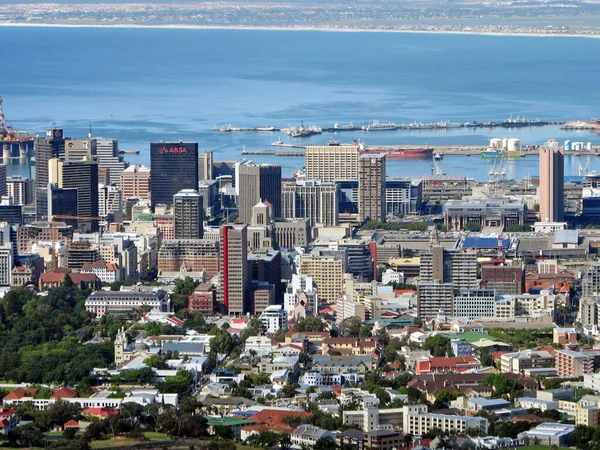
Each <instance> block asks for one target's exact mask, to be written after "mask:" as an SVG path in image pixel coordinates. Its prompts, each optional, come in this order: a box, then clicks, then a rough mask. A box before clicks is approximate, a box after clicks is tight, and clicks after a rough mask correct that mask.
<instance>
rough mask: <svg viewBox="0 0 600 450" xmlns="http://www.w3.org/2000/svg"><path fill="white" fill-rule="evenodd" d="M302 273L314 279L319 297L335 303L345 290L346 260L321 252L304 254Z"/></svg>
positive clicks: (301, 266)
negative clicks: (321, 253)
mask: <svg viewBox="0 0 600 450" xmlns="http://www.w3.org/2000/svg"><path fill="white" fill-rule="evenodd" d="M300 273H301V274H302V275H306V276H309V277H311V278H312V279H313V281H314V283H315V285H316V286H317V290H318V292H319V299H320V300H323V301H325V302H327V303H335V302H337V301H338V299H339V298H340V296H341V295H342V293H343V292H344V261H343V260H342V259H339V258H335V257H333V256H324V255H320V254H312V253H309V254H304V255H302V259H301V265H300Z"/></svg>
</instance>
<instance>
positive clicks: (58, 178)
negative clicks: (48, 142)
mask: <svg viewBox="0 0 600 450" xmlns="http://www.w3.org/2000/svg"><path fill="white" fill-rule="evenodd" d="M48 169H49V179H50V181H51V182H56V183H58V187H59V188H64V189H68V188H74V189H77V215H78V216H81V217H82V218H81V219H78V221H77V223H78V227H77V228H78V229H79V230H83V231H84V232H88V233H89V232H96V231H98V220H97V219H92V217H97V216H98V164H97V163H96V162H91V161H60V160H58V159H52V160H50V161H49V162H48ZM84 217H87V218H84Z"/></svg>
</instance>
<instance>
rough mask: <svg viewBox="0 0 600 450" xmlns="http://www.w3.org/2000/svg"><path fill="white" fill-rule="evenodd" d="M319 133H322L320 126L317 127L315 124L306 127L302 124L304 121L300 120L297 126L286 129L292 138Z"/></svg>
mask: <svg viewBox="0 0 600 450" xmlns="http://www.w3.org/2000/svg"><path fill="white" fill-rule="evenodd" d="M321 133H323V130H322V129H321V128H319V127H317V126H316V125H313V126H311V127H308V128H306V127H305V126H304V122H301V123H300V126H299V127H291V128H290V129H289V130H288V136H291V137H293V138H302V137H309V136H315V135H317V134H321Z"/></svg>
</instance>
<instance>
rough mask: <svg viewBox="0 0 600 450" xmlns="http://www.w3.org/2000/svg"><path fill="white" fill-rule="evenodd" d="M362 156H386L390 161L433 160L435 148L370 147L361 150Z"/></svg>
mask: <svg viewBox="0 0 600 450" xmlns="http://www.w3.org/2000/svg"><path fill="white" fill-rule="evenodd" d="M360 153H361V155H378V154H381V153H383V154H385V156H386V158H390V159H399V158H406V159H409V158H410V159H431V157H432V156H433V148H431V147H414V148H411V147H368V148H366V149H364V150H361V152H360Z"/></svg>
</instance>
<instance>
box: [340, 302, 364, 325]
mask: <svg viewBox="0 0 600 450" xmlns="http://www.w3.org/2000/svg"><path fill="white" fill-rule="evenodd" d="M335 310H336V315H335V322H336V323H337V324H338V325H339V324H340V323H342V321H343V320H344V319H348V318H350V317H358V318H359V319H360V320H362V321H363V322H364V321H365V320H366V316H365V305H364V303H358V302H353V301H352V300H351V299H350V298H349V297H348V296H347V295H344V296H342V297H340V298H339V299H338V300H337V302H336V304H335Z"/></svg>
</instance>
